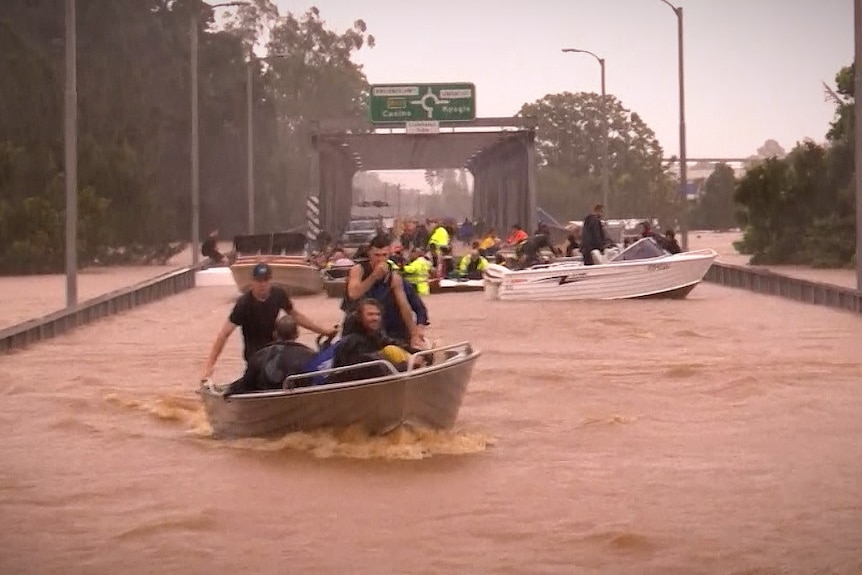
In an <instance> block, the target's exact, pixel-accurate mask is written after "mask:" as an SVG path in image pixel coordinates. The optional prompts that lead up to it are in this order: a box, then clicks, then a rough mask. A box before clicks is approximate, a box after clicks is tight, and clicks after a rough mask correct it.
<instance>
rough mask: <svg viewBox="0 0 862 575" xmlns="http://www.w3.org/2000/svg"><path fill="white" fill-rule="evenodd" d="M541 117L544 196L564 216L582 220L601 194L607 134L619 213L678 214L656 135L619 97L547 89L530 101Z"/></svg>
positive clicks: (614, 208)
mask: <svg viewBox="0 0 862 575" xmlns="http://www.w3.org/2000/svg"><path fill="white" fill-rule="evenodd" d="M519 114H520V115H522V116H535V117H536V118H537V120H538V129H537V136H536V137H537V140H536V143H537V155H538V162H539V173H538V182H539V199H540V202H541V203H542V205H543V206H545V207H547V208H548V209H552V210H554V211H555V212H557V213H560V214H564V217H569V218H572V219H575V218H580V217H582V216H583V215H584V214H586V213H588V212H589V211H591V210H592V206H593V205H594V204H595V203H597V202H599V201H600V198H601V197H602V150H603V148H602V140H603V137H604V134H605V132H606V131H607V132H608V134H609V135H608V138H609V141H608V150H609V159H608V165H609V170H610V197H609V203H610V210H611V215H612V216H613V217H646V216H651V215H660V216H663V217H664V218H671V217H673V213H674V212H675V210H676V209H677V207H678V202H676V199H675V197H676V194H675V192H674V191H673V185H672V182H671V180H670V177H669V176H668V174H667V172H666V171H665V169H664V167H663V164H662V148H661V146H660V145H659V143H658V140H657V139H656V137H655V133H653V131H652V130H651V129H650V128H649V127H648V126H647V125H646V124H645V123H644V122H643V120H642V119H641V118H640V116H639V115H638V114H637V113H634V112H631V111H630V110H628V109H626V108H624V107H623V105H622V103H621V102H620V101H619V100H617V99H616V98H615V97H614V96H605V98H604V101H603V99H602V96H600V95H598V94H594V93H583V92H581V93H576V94H573V93H570V92H565V93H562V94H548V95H546V96H545V97H544V98H542V99H541V100H538V101H536V102H533V103H531V104H524V105H523V106H522V107H521V110H520V112H519Z"/></svg>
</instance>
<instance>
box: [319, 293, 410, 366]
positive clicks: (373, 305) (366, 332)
mask: <svg viewBox="0 0 862 575" xmlns="http://www.w3.org/2000/svg"><path fill="white" fill-rule="evenodd" d="M354 313H355V314H356V325H355V328H354V329H353V330H352V331H351V332H350V333H349V334H348V335H345V336H344V337H343V338H341V340H340V341H339V342H338V343H337V344H336V345H337V348H336V350H335V357H334V358H333V362H332V366H333V367H344V366H347V365H356V364H358V363H364V362H368V361H374V360H377V359H385V360H387V361H389V362H390V363H392V365H394V366H395V367H396V368H397V369H399V370H401V371H403V370H405V369H407V359H408V358H409V357H410V354H412V353H416V352H418V351H420V350H419V349H418V348H415V347H409V346H408V347H405V346H404V344H403V343H402V342H400V341H398V340H395V339H393V338H391V337H389V336H388V335H386V332H385V331H383V314H382V309H381V306H380V304H379V303H378V302H377V301H376V300H373V299H363V300H362V301H360V302H359V304H358V306H357V308H356V311H355V312H354ZM422 365H424V362H423V361H422V359H421V358H419V360H418V361H417V362H416V366H417V367H421V366H422ZM388 374H389V371H388V370H386V369H384V368H382V367H380V366H370V367H368V368H360V369H358V370H354V371H349V372H342V373H337V374H335V377H334V378H332V377H331V378H330V382H334V381H346V380H356V379H367V378H372V377H381V376H385V375H388Z"/></svg>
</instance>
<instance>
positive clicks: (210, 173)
mask: <svg viewBox="0 0 862 575" xmlns="http://www.w3.org/2000/svg"><path fill="white" fill-rule="evenodd" d="M55 4H56V3H52V2H32V1H31V0H3V2H0V77H3V78H4V80H5V81H4V82H0V109H2V110H3V111H4V113H3V114H0V134H2V135H3V136H2V139H0V198H2V203H0V237H2V238H3V239H4V241H3V243H2V245H0V271H2V272H7V273H8V272H12V273H15V272H39V271H47V270H52V271H57V270H59V269H62V263H63V253H62V251H63V245H64V244H63V239H64V232H63V225H64V216H63V213H64V212H63V210H64V206H65V194H64V189H63V173H64V167H63V165H62V159H63V157H64V154H63V143H64V142H63V134H64V124H63V102H64V97H63V95H64V77H65V73H64V58H65V51H64V41H63V40H64V38H65V27H64V11H63V10H62V7H61V8H59V9H58V7H57V6H56V5H55ZM77 10H78V13H77V28H78V30H77V32H78V33H77V37H78V49H77V58H78V61H77V69H78V112H79V116H78V120H79V121H78V152H79V153H78V156H79V157H78V183H79V206H78V212H79V217H80V219H79V222H78V227H79V238H78V241H79V260H80V262H81V263H82V265H85V264H86V263H88V262H92V261H96V260H98V261H102V262H104V261H108V260H110V261H119V260H122V259H123V258H122V257H120V258H119V260H118V256H117V254H122V253H126V254H145V253H147V251H150V252H152V251H161V250H163V248H164V246H165V245H167V244H168V243H171V242H175V241H176V240H178V239H188V235H189V228H190V225H189V224H190V221H191V201H190V196H191V194H190V186H191V170H190V167H191V151H190V150H191V113H190V101H191V79H190V73H189V61H190V54H191V52H190V31H189V29H190V23H191V22H197V24H198V46H199V65H198V90H199V91H198V108H199V141H200V208H201V232H202V234H206V233H207V231H208V230H209V229H212V228H219V229H220V231H221V233H222V235H224V236H229V235H232V234H235V233H242V232H244V231H245V229H246V222H247V219H248V218H247V213H246V206H247V189H246V171H247V164H246V157H247V146H248V139H247V131H246V124H247V118H248V111H247V104H246V74H247V71H248V70H249V67H248V51H249V47H250V46H251V45H252V42H257V43H258V44H259V42H258V39H259V38H260V37H261V33H262V32H263V31H265V30H266V31H268V32H269V42H268V44H267V46H266V50H267V52H268V53H269V54H285V55H287V57H286V58H277V59H275V58H272V59H266V60H258V59H256V60H254V61H253V63H252V66H251V72H252V86H253V96H254V98H253V102H252V110H253V119H254V143H253V145H254V156H255V164H254V166H255V173H254V176H255V191H256V206H257V210H258V211H257V214H256V221H257V227H258V229H270V230H279V229H284V228H286V227H289V226H291V225H294V224H296V223H299V222H300V220H301V219H302V213H303V210H302V205H303V203H304V198H305V196H306V194H307V193H308V190H309V189H310V186H311V184H312V177H311V176H312V174H311V169H312V168H311V162H309V159H310V157H311V148H310V145H311V144H310V133H311V125H312V123H313V122H314V121H315V120H318V119H320V118H322V117H329V116H353V117H359V116H362V115H363V114H364V105H365V104H364V94H365V93H367V89H368V85H367V81H366V79H365V76H364V74H363V73H362V70H361V67H360V66H358V65H357V64H355V63H353V62H352V60H351V58H352V54H353V53H354V52H355V51H356V50H359V49H361V48H363V47H365V46H373V44H374V39H373V37H372V36H370V35H368V34H367V33H366V26H365V23H364V22H362V21H361V20H357V22H356V23H355V24H354V26H353V27H351V28H350V29H348V30H347V31H345V32H343V33H336V32H333V31H331V30H329V29H327V27H326V24H325V22H324V20H323V19H322V18H321V16H320V13H319V11H318V10H317V9H316V8H312V9H310V10H308V11H307V12H306V13H305V14H302V15H301V16H294V15H292V14H288V15H287V16H286V17H284V18H279V15H278V10H277V8H276V6H275V4H274V3H273V2H271V1H270V0H254V2H253V6H250V7H245V8H240V9H239V10H237V9H236V8H231V9H230V10H220V11H219V14H220V15H228V14H230V11H233V16H228V22H229V23H228V25H227V26H226V27H225V28H224V29H222V30H216V29H215V28H214V25H215V14H214V11H213V9H211V8H210V7H208V5H207V4H205V3H204V2H202V1H201V0H88V1H87V2H79V3H78V5H77ZM256 53H257V55H258V56H261V54H260V53H259V52H256ZM263 56H266V54H263ZM21 218H24V219H23V220H22V219H21ZM127 248H128V249H127ZM129 257H131V256H129Z"/></svg>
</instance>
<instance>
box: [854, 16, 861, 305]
mask: <svg viewBox="0 0 862 575" xmlns="http://www.w3.org/2000/svg"><path fill="white" fill-rule="evenodd" d="M853 35H854V41H855V52H856V54H855V55H856V57H855V59H854V61H855V62H856V74H855V79H854V86H855V90H854V92H853V93H854V94H855V103H854V104H853V109H854V112H855V114H856V122H855V123H856V126H855V134H854V135H855V137H856V151H855V153H854V161H855V166H856V289H857V290H860V291H862V121H860V120H859V118H862V73H860V65H862V64H860V63H862V0H855V1H854V2H853Z"/></svg>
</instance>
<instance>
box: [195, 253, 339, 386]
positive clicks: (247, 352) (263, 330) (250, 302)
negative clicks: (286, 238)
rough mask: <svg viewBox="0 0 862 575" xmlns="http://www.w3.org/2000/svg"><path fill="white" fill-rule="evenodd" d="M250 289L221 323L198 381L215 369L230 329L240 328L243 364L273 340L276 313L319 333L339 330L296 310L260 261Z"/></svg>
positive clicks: (230, 331)
mask: <svg viewBox="0 0 862 575" xmlns="http://www.w3.org/2000/svg"><path fill="white" fill-rule="evenodd" d="M251 275H252V283H251V289H250V290H248V291H247V292H245V293H244V294H243V295H241V296H240V297H239V299H237V300H236V303H235V304H234V306H233V309H232V310H231V312H230V316H229V317H228V320H227V321H226V322H225V323H224V325H223V326H222V328H221V330H220V331H219V333H218V335H217V336H216V339H215V341H214V342H213V345H212V348H211V350H210V354H209V356H208V357H207V359H206V363H205V364H204V367H203V371H202V373H201V380H205V379H209V378H210V377H211V376H212V374H213V370H214V368H215V364H216V361H217V360H218V357H219V355H221V352H222V350H223V349H224V344H225V343H226V342H227V339H228V338H229V337H230V334H232V333H233V331H234V330H235V329H236V328H237V327H240V328H241V329H242V339H243V358H244V359H245V361H246V363H248V361H249V360H250V359H251V357H252V356H253V355H254V354H255V353H256V352H257V351H258V350H260V349H262V348H264V347H266V345H267V344H269V343H270V342H271V341H272V334H273V332H274V331H275V322H276V319H277V318H278V315H279V313H280V312H281V311H282V310H284V311H285V312H286V313H287V314H288V315H290V316H292V317H293V319H294V320H295V321H296V323H297V324H299V325H300V326H302V327H304V328H306V329H309V330H311V331H313V332H315V333H318V334H320V335H325V336H328V337H333V336H335V335H336V334H337V333H338V330H337V329H335V328H325V327H322V326H320V325H318V324H317V323H316V322H314V321H313V320H311V319H310V318H309V317H307V316H306V315H305V314H302V313H300V312H299V310H298V309H296V308H295V307H294V305H293V302H292V301H291V299H290V297H289V296H288V295H287V292H286V291H285V290H284V288H281V287H279V286H274V285H272V281H271V280H272V269H271V268H270V267H269V264H267V263H266V262H260V263H258V264H257V265H256V266H254V268H253V269H252V273H251Z"/></svg>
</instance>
